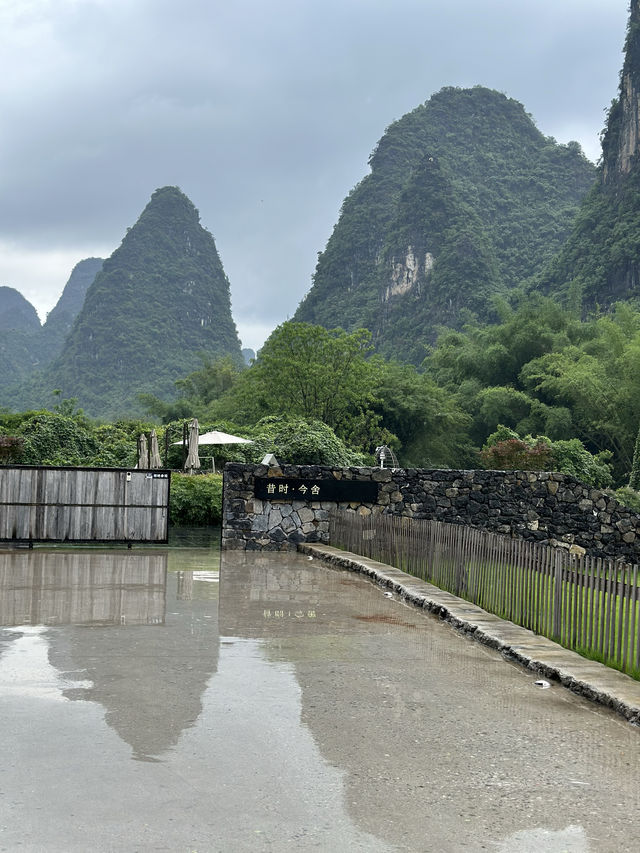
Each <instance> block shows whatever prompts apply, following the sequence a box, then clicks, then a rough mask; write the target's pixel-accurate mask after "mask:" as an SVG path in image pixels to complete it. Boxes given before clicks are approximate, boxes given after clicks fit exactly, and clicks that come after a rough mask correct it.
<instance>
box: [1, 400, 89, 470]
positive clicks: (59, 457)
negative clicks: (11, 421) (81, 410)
mask: <svg viewBox="0 0 640 853" xmlns="http://www.w3.org/2000/svg"><path fill="white" fill-rule="evenodd" d="M17 432H18V433H19V435H20V437H21V438H22V440H23V447H22V452H21V453H20V457H19V459H18V460H17V461H18V462H20V463H22V464H24V465H88V464H91V460H92V459H94V458H95V455H96V453H98V451H99V446H98V442H97V440H96V438H95V436H94V435H93V432H92V429H91V427H90V426H89V424H88V423H87V422H86V421H85V419H84V418H77V417H69V416H67V415H61V414H58V413H56V412H36V413H33V414H31V415H30V417H28V418H26V419H25V420H24V421H23V422H22V423H21V424H20V426H19V429H18V430H17Z"/></svg>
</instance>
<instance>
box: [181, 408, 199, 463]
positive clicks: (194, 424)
mask: <svg viewBox="0 0 640 853" xmlns="http://www.w3.org/2000/svg"><path fill="white" fill-rule="evenodd" d="M199 435H200V427H199V425H198V419H197V418H194V419H193V420H192V421H191V426H190V427H189V449H188V452H187V458H186V460H185V463H184V468H185V471H188V472H189V473H190V474H191V473H193V471H195V470H196V469H197V468H200V457H199V456H198V439H199ZM177 443H178V444H180V442H177Z"/></svg>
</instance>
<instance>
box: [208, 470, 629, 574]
mask: <svg viewBox="0 0 640 853" xmlns="http://www.w3.org/2000/svg"><path fill="white" fill-rule="evenodd" d="M256 477H273V478H277V477H287V478H292V477H294V478H295V477H299V478H304V479H305V480H313V479H314V478H317V479H318V481H320V480H327V479H335V480H342V481H344V480H356V481H365V482H367V481H368V482H371V481H373V482H374V483H376V484H377V487H378V488H377V491H378V497H377V501H376V503H371V502H369V503H358V502H354V501H351V502H344V503H338V502H335V501H333V502H326V501H313V500H312V499H308V500H298V499H295V500H282V501H280V500H274V501H267V500H260V499H258V498H256V497H255V489H254V484H255V478H256ZM335 507H343V508H345V509H349V510H352V511H354V512H358V513H360V514H362V515H368V514H370V513H372V512H386V513H393V514H394V515H402V516H408V517H413V518H430V519H436V520H437V521H446V522H450V523H453V524H469V525H471V526H472V527H478V528H482V529H485V530H490V531H493V532H497V533H504V534H507V535H510V536H518V537H522V538H523V539H528V540H532V541H538V542H545V543H549V544H552V545H561V546H563V547H570V546H572V545H573V546H575V547H577V548H584V549H585V550H586V551H587V553H590V554H597V555H602V556H614V557H624V558H625V559H630V560H632V561H633V562H636V561H638V559H639V556H640V515H638V514H636V513H634V512H632V511H631V510H628V509H627V508H626V507H623V506H622V505H621V504H619V503H618V502H617V501H616V500H615V499H614V498H613V497H611V495H608V494H607V493H606V492H602V491H599V490H597V489H592V488H590V487H589V486H585V485H584V484H582V483H580V482H578V481H577V480H575V479H574V478H573V477H569V476H568V475H566V474H556V473H546V472H529V471H452V470H429V469H397V470H391V469H389V468H386V469H380V468H329V467H320V466H308V465H306V466H295V465H283V466H282V468H267V467H266V466H264V465H239V464H235V463H233V464H228V465H226V466H225V470H224V501H223V529H222V544H223V547H224V548H229V549H230V548H239V549H245V548H246V549H265V550H281V549H285V548H293V547H296V546H297V544H298V543H299V542H328V541H329V512H330V510H331V509H333V508H335Z"/></svg>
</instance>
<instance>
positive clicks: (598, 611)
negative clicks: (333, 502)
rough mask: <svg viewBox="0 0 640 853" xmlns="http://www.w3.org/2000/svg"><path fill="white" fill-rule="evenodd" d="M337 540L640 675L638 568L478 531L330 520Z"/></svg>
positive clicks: (423, 523) (390, 520)
mask: <svg viewBox="0 0 640 853" xmlns="http://www.w3.org/2000/svg"><path fill="white" fill-rule="evenodd" d="M329 536H330V542H331V544H332V545H334V546H336V547H338V548H343V549H344V550H347V551H352V552H353V553H356V554H360V555H362V556H365V557H370V558H371V559H374V560H378V561H379V562H382V563H386V564H387V565H391V566H395V567H396V568H399V569H401V570H402V571H405V572H407V573H409V574H411V575H413V576H414V577H418V578H421V579H422V580H425V581H428V582H429V583H433V584H435V585H436V586H438V587H440V588H441V589H445V590H447V591H448V592H451V593H453V594H454V595H457V596H459V597H461V598H465V599H467V600H468V601H471V602H473V603H474V604H477V605H479V606H480V607H482V608H483V609H485V610H488V611H489V612H491V613H495V614H496V615H497V616H500V617H501V618H503V619H508V620H510V621H512V622H515V623H516V624H518V625H522V626H523V627H525V628H529V629H530V630H531V631H534V632H535V633H537V634H541V635H543V636H545V637H548V638H549V639H552V640H554V641H556V642H558V643H560V644H561V645H563V646H565V648H569V649H573V650H574V651H577V652H579V653H580V654H583V655H585V656H586V657H589V658H592V659H595V660H600V661H602V662H603V663H606V664H608V665H609V666H613V667H615V668H616V669H620V670H622V671H623V672H625V673H627V674H628V675H631V676H633V677H634V678H640V592H639V588H638V566H637V565H629V564H628V563H622V562H620V561H614V560H610V559H603V558H601V557H589V556H578V555H574V554H570V553H569V552H568V551H567V550H565V549H563V548H553V547H551V546H548V545H540V544H538V543H534V542H526V541H524V540H522V539H511V538H509V537H506V536H500V535H499V534H496V533H488V532H486V531H484V530H476V529H474V528H471V527H467V526H464V525H457V524H446V523H443V522H437V521H429V520H425V519H412V518H404V517H400V516H394V515H388V514H382V513H377V514H372V515H370V516H364V517H363V516H360V515H358V514H357V513H355V512H350V511H348V510H336V511H334V512H333V513H332V514H331V519H330V530H329Z"/></svg>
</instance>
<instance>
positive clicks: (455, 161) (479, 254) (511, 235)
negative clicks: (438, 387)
mask: <svg viewBox="0 0 640 853" xmlns="http://www.w3.org/2000/svg"><path fill="white" fill-rule="evenodd" d="M369 165H370V173H369V174H368V175H366V176H365V177H364V178H363V179H362V181H360V183H359V184H358V185H357V186H356V187H355V188H354V189H353V190H352V191H351V193H350V194H349V195H348V196H347V198H346V199H345V201H344V203H343V205H342V209H341V212H340V217H339V219H338V222H337V224H336V226H335V228H334V231H333V233H332V235H331V237H330V238H329V241H328V243H327V245H326V248H325V249H324V251H323V252H322V253H321V254H320V255H319V258H318V264H317V267H316V270H315V275H314V280H313V286H312V287H311V290H310V291H309V292H308V294H307V295H306V297H305V298H304V300H303V301H302V303H301V304H300V306H299V307H298V310H297V312H296V314H295V317H294V319H296V320H300V321H305V322H310V323H316V324H319V325H322V326H325V327H327V328H332V327H336V326H341V327H343V328H346V329H348V330H351V329H354V328H357V327H365V328H368V329H370V330H371V331H372V332H373V339H374V343H375V345H376V347H377V349H378V350H379V351H380V352H382V353H383V354H385V355H387V356H393V357H397V358H401V359H403V360H411V361H414V362H416V363H419V362H420V361H421V360H422V359H423V358H424V354H425V351H426V347H427V345H428V344H430V343H432V342H433V341H434V340H435V337H436V334H437V330H438V328H439V327H440V326H442V325H444V326H452V327H457V326H460V325H462V324H463V323H464V322H465V321H466V320H468V319H469V318H470V317H472V316H474V317H477V318H478V319H480V320H487V319H490V318H491V315H492V306H493V303H494V300H495V298H496V297H500V296H501V295H505V294H508V293H509V292H510V291H512V290H513V289H514V288H516V287H519V286H520V285H521V283H522V282H523V281H525V280H527V279H528V278H529V277H531V276H533V275H535V274H536V273H539V271H540V270H541V268H542V267H544V265H545V264H547V263H549V262H550V260H551V259H552V258H553V257H554V255H555V254H556V253H557V252H558V250H559V249H560V247H561V246H562V245H563V243H564V241H565V240H566V239H567V237H568V235H569V233H570V231H571V227H572V224H573V220H574V217H575V214H576V212H577V209H578V206H579V203H580V202H581V200H582V199H583V197H584V196H585V194H586V193H587V191H588V190H589V188H590V187H591V185H592V184H593V181H594V179H595V175H596V170H595V167H594V166H593V165H592V164H591V163H590V162H589V161H588V160H587V159H586V158H585V157H584V155H583V153H582V150H581V148H580V146H579V145H578V143H569V144H568V145H560V144H558V143H557V142H556V141H555V140H554V139H552V138H549V137H546V136H544V135H543V134H542V133H541V132H540V131H539V130H538V129H537V127H536V125H535V124H534V121H533V119H532V118H531V116H529V115H528V113H527V112H526V111H525V109H524V107H523V106H522V104H520V103H518V102H517V101H515V100H512V99H510V98H508V97H506V96H505V95H503V94H501V93H499V92H495V91H492V90H490V89H486V88H483V87H480V86H477V87H474V88H471V89H458V88H445V89H443V90H441V91H440V92H438V93H437V94H435V95H433V97H431V98H430V99H429V100H428V101H427V102H426V103H424V104H422V105H421V106H419V107H418V108H417V109H415V110H413V111H412V112H410V113H408V114H407V115H405V116H404V117H403V118H401V119H400V120H399V121H396V122H395V123H394V124H392V125H391V126H390V127H389V128H388V129H387V131H386V133H385V134H384V136H383V137H382V138H381V139H380V141H379V142H378V144H377V146H376V148H375V150H374V152H373V154H372V155H371V158H370V161H369Z"/></svg>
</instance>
